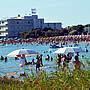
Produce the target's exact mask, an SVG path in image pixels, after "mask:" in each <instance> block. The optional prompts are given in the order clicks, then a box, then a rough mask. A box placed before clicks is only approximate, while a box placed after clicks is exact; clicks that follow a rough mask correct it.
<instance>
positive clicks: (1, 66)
mask: <svg viewBox="0 0 90 90" xmlns="http://www.w3.org/2000/svg"><path fill="white" fill-rule="evenodd" d="M86 44H87V43H80V44H79V46H78V47H81V48H82V49H83V50H85V46H86ZM59 45H60V44H59ZM70 45H72V46H73V44H70ZM22 48H25V49H32V50H34V51H37V52H39V54H42V55H43V57H42V58H43V65H44V66H43V67H42V68H41V70H45V71H46V72H47V73H48V72H50V71H55V70H56V68H55V67H56V66H57V65H56V55H57V54H53V52H54V51H55V50H57V49H58V48H57V49H56V48H55V49H52V48H50V47H49V44H47V45H46V44H42V45H41V44H23V45H22V44H17V45H12V44H9V45H5V46H2V45H0V56H4V57H5V56H7V55H8V54H9V53H10V52H12V51H14V50H17V49H22ZM87 49H88V51H89V52H87V53H80V57H81V55H85V56H86V57H88V58H90V45H89V46H88V47H87ZM47 54H49V55H50V56H52V57H53V61H51V60H50V61H46V60H45V58H46V57H47ZM32 58H34V60H35V61H36V57H35V56H33V57H26V59H27V61H28V62H30V61H31V60H32ZM73 60H74V59H73V58H72V61H73ZM83 63H84V64H85V60H83ZM19 64H20V60H15V59H14V58H8V61H7V62H4V60H0V76H3V75H5V74H6V73H9V72H18V75H19V74H20V73H22V72H23V71H24V70H25V71H26V72H27V73H30V70H27V69H31V68H32V70H33V72H36V71H35V65H33V66H32V67H30V65H27V66H26V67H23V68H22V69H21V70H20V67H19ZM71 68H72V66H71Z"/></svg>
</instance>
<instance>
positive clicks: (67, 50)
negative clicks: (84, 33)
mask: <svg viewBox="0 0 90 90" xmlns="http://www.w3.org/2000/svg"><path fill="white" fill-rule="evenodd" d="M77 52H85V51H84V50H82V49H81V48H79V47H64V48H60V49H58V50H56V51H55V52H54V54H59V53H77Z"/></svg>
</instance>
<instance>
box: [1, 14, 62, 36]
mask: <svg viewBox="0 0 90 90" xmlns="http://www.w3.org/2000/svg"><path fill="white" fill-rule="evenodd" d="M37 28H40V29H44V28H52V29H58V30H61V29H62V24H61V23H44V19H39V18H38V15H32V16H24V17H21V16H20V15H18V17H13V18H10V19H7V20H0V37H5V36H6V37H18V35H19V33H21V32H23V31H29V30H32V29H37Z"/></svg>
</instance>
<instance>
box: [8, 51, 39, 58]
mask: <svg viewBox="0 0 90 90" xmlns="http://www.w3.org/2000/svg"><path fill="white" fill-rule="evenodd" d="M22 54H24V55H25V56H27V57H28V56H37V55H38V54H39V53H38V52H36V51H33V50H31V49H18V50H15V51H13V52H11V53H9V54H8V55H7V57H19V56H20V55H22Z"/></svg>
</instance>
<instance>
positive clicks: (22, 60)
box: [20, 54, 27, 67]
mask: <svg viewBox="0 0 90 90" xmlns="http://www.w3.org/2000/svg"><path fill="white" fill-rule="evenodd" d="M26 63H27V61H26V58H25V55H24V54H22V55H21V60H20V67H23V66H24V65H25V64H26Z"/></svg>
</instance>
